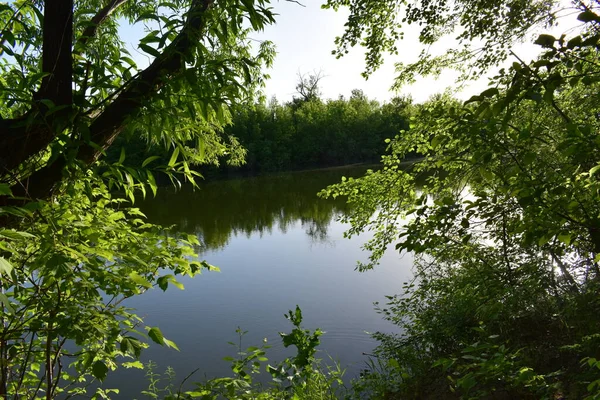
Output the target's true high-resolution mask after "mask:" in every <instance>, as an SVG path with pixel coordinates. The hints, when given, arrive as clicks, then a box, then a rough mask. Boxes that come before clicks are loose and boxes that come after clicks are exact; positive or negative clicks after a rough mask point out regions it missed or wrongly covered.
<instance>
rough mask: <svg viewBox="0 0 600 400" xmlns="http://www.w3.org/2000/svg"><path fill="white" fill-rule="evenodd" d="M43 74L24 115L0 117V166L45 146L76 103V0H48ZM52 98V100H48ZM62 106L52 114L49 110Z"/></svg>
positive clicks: (13, 165) (16, 162)
mask: <svg viewBox="0 0 600 400" xmlns="http://www.w3.org/2000/svg"><path fill="white" fill-rule="evenodd" d="M42 29H43V38H42V40H43V43H42V72H44V73H46V74H47V75H46V76H44V77H43V78H42V83H41V87H40V90H39V91H38V92H37V93H36V94H35V95H34V99H33V100H34V102H33V107H32V108H31V110H30V111H29V112H28V113H26V114H25V115H24V116H22V117H21V118H17V119H11V120H0V167H1V171H2V172H10V171H11V170H13V169H14V168H16V167H18V166H19V165H20V164H21V163H23V162H24V161H26V160H27V159H28V158H30V157H31V156H33V155H35V154H37V153H39V152H40V151H42V150H43V149H45V148H46V147H47V146H48V144H49V143H50V142H51V141H52V140H53V139H54V137H55V136H56V132H60V131H62V130H63V129H64V128H65V127H66V126H67V121H68V119H69V116H70V113H71V105H72V103H73V87H72V85H73V54H72V43H73V0H45V2H44V23H43V26H42ZM48 101H49V102H48ZM52 106H55V107H58V106H60V107H62V108H61V110H60V111H59V112H57V113H53V114H52V117H51V118H46V112H47V111H48V110H49V108H51V107H52Z"/></svg>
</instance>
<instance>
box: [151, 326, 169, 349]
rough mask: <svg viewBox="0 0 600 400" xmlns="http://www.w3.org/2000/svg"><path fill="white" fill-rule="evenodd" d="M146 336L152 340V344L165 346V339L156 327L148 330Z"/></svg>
mask: <svg viewBox="0 0 600 400" xmlns="http://www.w3.org/2000/svg"><path fill="white" fill-rule="evenodd" d="M148 336H149V337H150V339H152V341H153V342H155V343H158V344H160V345H161V346H163V345H164V344H165V337H164V336H163V334H162V332H161V331H160V329H158V328H156V327H154V328H150V330H149V331H148Z"/></svg>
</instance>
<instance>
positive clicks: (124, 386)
mask: <svg viewBox="0 0 600 400" xmlns="http://www.w3.org/2000/svg"><path fill="white" fill-rule="evenodd" d="M362 172H364V168H352V169H330V170H321V171H309V172H298V173H291V174H284V175H277V176H267V177H256V178H244V179H236V180H227V181H218V182H212V183H207V184H204V185H203V186H202V188H201V189H200V190H195V191H194V190H192V189H191V188H184V189H183V190H181V191H179V192H176V193H175V192H173V191H172V190H167V189H165V190H162V191H159V194H158V196H157V197H156V198H155V199H150V200H147V201H146V202H145V203H143V204H141V205H140V207H141V208H142V210H143V211H144V212H145V213H146V214H147V216H148V217H149V219H150V221H151V222H154V223H160V224H163V225H175V229H176V230H177V231H180V232H187V233H192V234H195V235H197V236H198V238H199V239H200V241H201V242H202V243H203V250H202V253H201V258H202V259H206V260H207V261H208V262H209V263H211V264H214V265H217V266H218V267H220V269H221V272H205V273H203V274H202V275H199V276H197V277H196V278H194V279H183V280H182V282H183V283H184V285H185V290H183V291H180V290H177V289H176V288H174V287H170V288H169V290H168V291H167V292H165V293H163V292H162V291H160V290H158V289H154V290H151V291H149V292H148V293H145V294H144V295H142V296H140V297H139V298H135V299H131V300H130V301H129V302H128V305H129V306H131V307H134V308H136V309H137V310H138V314H139V315H141V316H144V317H145V322H146V324H147V325H149V326H158V327H160V329H161V330H162V332H163V333H164V335H165V337H167V338H168V339H171V340H173V341H175V342H176V343H177V345H178V346H179V348H180V350H181V352H177V351H175V350H172V349H167V348H161V347H160V346H157V345H152V346H151V347H150V349H148V350H146V351H145V352H144V355H143V361H148V360H153V361H154V362H156V363H157V364H158V372H162V371H164V369H165V368H166V367H167V366H171V367H173V368H174V369H175V371H176V373H177V378H176V381H178V380H181V379H183V378H184V377H185V376H186V375H187V374H188V373H189V372H191V371H192V370H194V369H196V368H199V372H198V373H197V374H196V375H195V380H201V379H202V378H203V377H204V376H207V377H214V376H219V375H221V376H222V375H229V374H230V369H229V364H228V363H227V362H225V361H222V358H223V357H224V356H226V355H235V351H236V350H235V348H233V347H232V346H230V345H228V344H227V342H228V341H237V336H236V333H235V330H236V328H237V327H238V326H240V327H241V328H242V329H243V330H246V331H248V334H247V335H246V336H245V337H244V341H243V346H244V347H248V346H254V345H256V346H260V345H261V344H262V343H263V339H264V338H266V339H267V341H268V344H270V345H271V346H273V347H272V348H271V349H270V350H269V351H268V353H267V356H268V358H269V360H270V361H272V362H276V361H279V360H281V359H282V358H284V357H285V356H288V355H291V354H292V351H291V350H289V349H284V348H283V346H282V345H281V341H280V339H279V336H278V335H277V332H280V331H283V332H289V331H290V330H291V325H290V323H289V322H288V321H286V320H285V318H284V317H283V314H284V313H285V312H287V311H288V310H289V309H293V308H294V307H295V306H296V304H298V305H299V306H300V307H301V308H302V311H303V314H304V324H303V325H304V326H305V327H306V328H309V329H315V328H321V329H323V330H324V331H326V332H327V333H326V334H325V335H323V336H322V344H321V346H320V350H321V352H320V353H319V356H320V357H322V358H328V357H329V356H331V357H332V358H333V359H335V360H338V361H339V362H340V363H341V365H342V366H343V367H345V368H347V376H348V377H349V378H351V377H352V376H355V375H357V374H358V372H359V371H360V369H361V368H362V367H363V366H364V361H365V359H366V357H365V356H364V355H363V353H365V352H366V353H368V352H370V351H371V350H372V349H373V347H374V346H375V344H376V343H375V342H374V341H373V340H372V339H371V338H370V336H369V335H368V333H367V332H374V331H378V330H379V331H393V330H394V327H393V326H392V325H390V324H389V323H387V322H385V321H383V320H382V319H381V317H380V316H379V315H378V314H377V313H375V311H374V310H373V302H375V301H385V297H384V296H385V295H391V294H395V293H398V292H400V291H401V288H402V283H403V282H404V281H406V280H407V279H408V278H409V277H410V268H411V265H412V260H411V258H410V257H409V256H403V257H401V256H399V255H398V254H396V253H394V252H393V251H390V252H389V253H388V254H386V255H385V257H384V258H383V260H382V262H381V265H380V266H379V267H378V268H377V269H376V270H374V271H369V272H366V273H359V272H357V271H355V270H354V268H355V266H356V262H357V260H365V259H366V257H367V254H366V253H364V252H363V251H362V250H361V249H360V246H361V244H362V243H364V242H365V240H366V239H367V238H368V237H369V235H363V236H361V237H356V238H352V239H344V238H343V232H344V231H345V230H346V229H347V228H348V226H345V225H343V224H341V223H340V222H338V221H337V218H338V217H339V216H340V215H341V214H342V213H344V212H345V211H346V210H347V208H346V207H347V206H346V204H345V203H344V201H343V200H337V201H333V200H323V199H319V198H317V196H316V193H317V192H318V191H319V190H320V189H322V188H324V187H325V186H327V185H328V184H331V183H335V182H337V181H339V179H340V177H341V176H342V175H345V176H353V175H354V176H356V175H360V174H361V173H362ZM191 380H192V381H193V380H194V379H191ZM147 385H148V382H147V381H146V379H145V378H144V372H143V371H137V370H119V371H118V372H117V373H116V374H113V376H112V377H110V379H109V380H108V381H107V382H106V383H105V385H104V386H106V387H119V388H120V390H121V396H119V397H120V398H124V399H125V398H127V399H131V398H134V397H138V398H142V397H143V396H140V395H139V393H140V391H141V390H143V389H144V388H145V387H147Z"/></svg>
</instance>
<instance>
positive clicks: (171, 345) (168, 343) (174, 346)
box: [163, 338, 179, 351]
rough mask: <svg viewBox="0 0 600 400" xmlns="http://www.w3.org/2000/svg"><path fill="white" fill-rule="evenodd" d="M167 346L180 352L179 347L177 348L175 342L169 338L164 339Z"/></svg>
mask: <svg viewBox="0 0 600 400" xmlns="http://www.w3.org/2000/svg"><path fill="white" fill-rule="evenodd" d="M163 340H164V342H165V344H166V345H167V347H170V348H172V349H175V350H177V351H179V347H177V345H176V344H175V342H173V341H171V340H169V339H167V338H163Z"/></svg>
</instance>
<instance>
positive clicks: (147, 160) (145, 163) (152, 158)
mask: <svg viewBox="0 0 600 400" xmlns="http://www.w3.org/2000/svg"><path fill="white" fill-rule="evenodd" d="M159 158H160V156H150V157H148V158H146V159H145V160H144V162H143V163H142V168H144V167H146V165H148V164H150V163H151V162H152V161H154V160H158V159H159Z"/></svg>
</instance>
